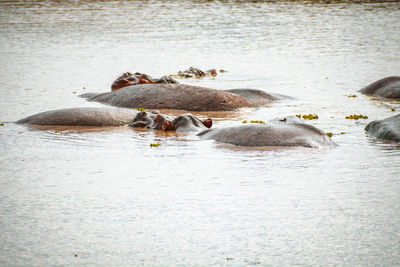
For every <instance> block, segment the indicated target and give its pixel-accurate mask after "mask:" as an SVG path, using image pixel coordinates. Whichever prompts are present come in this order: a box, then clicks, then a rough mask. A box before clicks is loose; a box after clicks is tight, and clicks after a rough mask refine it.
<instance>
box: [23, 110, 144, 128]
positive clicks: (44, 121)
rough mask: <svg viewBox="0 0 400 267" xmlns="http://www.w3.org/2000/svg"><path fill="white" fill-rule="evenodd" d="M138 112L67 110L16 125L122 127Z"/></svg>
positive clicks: (56, 111) (31, 118)
mask: <svg viewBox="0 0 400 267" xmlns="http://www.w3.org/2000/svg"><path fill="white" fill-rule="evenodd" d="M137 113H138V112H137V111H135V110H125V109H116V108H91V107H86V108H66V109H58V110H50V111H46V112H41V113H38V114H35V115H32V116H29V117H27V118H24V119H21V120H19V121H17V122H16V123H19V124H22V123H24V124H30V125H48V126H121V125H125V124H128V123H129V122H130V121H131V120H132V118H133V117H135V116H136V114H137Z"/></svg>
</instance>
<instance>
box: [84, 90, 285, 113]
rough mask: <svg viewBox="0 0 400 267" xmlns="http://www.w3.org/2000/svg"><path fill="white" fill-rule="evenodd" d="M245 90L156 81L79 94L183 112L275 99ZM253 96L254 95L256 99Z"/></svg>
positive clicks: (131, 105) (119, 103)
mask: <svg viewBox="0 0 400 267" xmlns="http://www.w3.org/2000/svg"><path fill="white" fill-rule="evenodd" d="M249 90H252V92H251V93H246V89H240V90H237V91H235V92H230V91H229V90H228V91H224V90H216V89H212V88H206V87H200V86H192V85H186V84H163V83H156V84H139V85H131V86H127V87H124V88H122V89H120V90H118V91H115V92H107V93H101V94H95V93H86V94H82V95H80V97H83V98H86V99H87V100H88V101H95V102H100V103H103V104H107V105H111V106H116V107H123V108H146V109H177V110H187V111H233V110H237V109H239V108H244V107H257V106H260V105H265V104H268V103H271V102H273V101H275V100H276V99H277V98H278V97H277V96H273V95H269V94H267V93H265V92H263V91H261V90H255V89H249ZM256 92H257V93H256ZM249 95H251V97H249ZM255 95H258V97H257V98H256V97H255ZM246 97H247V98H246Z"/></svg>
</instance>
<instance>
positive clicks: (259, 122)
mask: <svg viewBox="0 0 400 267" xmlns="http://www.w3.org/2000/svg"><path fill="white" fill-rule="evenodd" d="M250 123H258V124H265V122H264V121H258V120H255V121H250Z"/></svg>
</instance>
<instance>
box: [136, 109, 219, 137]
mask: <svg viewBox="0 0 400 267" xmlns="http://www.w3.org/2000/svg"><path fill="white" fill-rule="evenodd" d="M129 126H131V127H144V128H149V129H154V130H161V131H176V132H190V131H202V130H205V129H207V128H210V127H211V126H212V120H211V119H210V118H208V119H205V120H203V121H202V120H200V119H199V118H197V117H195V116H193V115H192V114H183V115H180V116H177V117H175V118H174V117H171V116H167V115H164V114H161V113H160V112H158V111H156V110H154V111H152V112H145V111H142V112H139V113H138V114H137V115H136V117H135V118H133V120H132V121H131V123H130V124H129Z"/></svg>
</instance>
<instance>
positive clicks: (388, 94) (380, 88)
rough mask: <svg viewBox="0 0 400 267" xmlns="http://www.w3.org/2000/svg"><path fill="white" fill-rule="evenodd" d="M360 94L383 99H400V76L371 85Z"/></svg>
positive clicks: (387, 78)
mask: <svg viewBox="0 0 400 267" xmlns="http://www.w3.org/2000/svg"><path fill="white" fill-rule="evenodd" d="M359 92H361V93H363V94H366V95H372V96H377V97H383V98H392V99H400V76H391V77H386V78H383V79H381V80H379V81H376V82H374V83H371V84H370V85H368V86H366V87H364V88H362V89H361V90H360V91H359Z"/></svg>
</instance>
